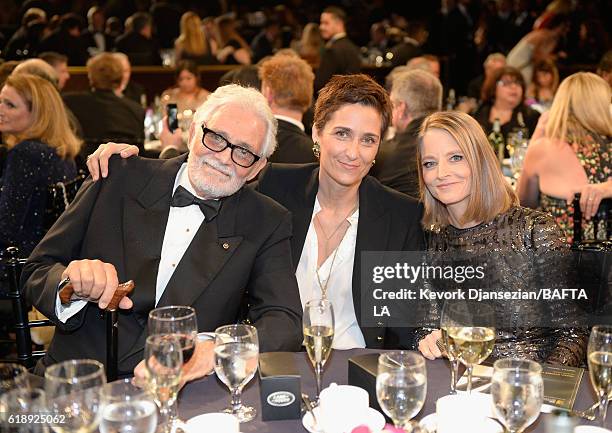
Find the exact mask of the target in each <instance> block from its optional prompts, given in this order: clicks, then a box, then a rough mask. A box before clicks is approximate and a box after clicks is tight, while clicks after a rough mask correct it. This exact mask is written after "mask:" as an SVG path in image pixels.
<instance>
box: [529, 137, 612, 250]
mask: <svg viewBox="0 0 612 433" xmlns="http://www.w3.org/2000/svg"><path fill="white" fill-rule="evenodd" d="M569 141H570V142H577V143H578V150H577V152H576V156H577V157H578V161H580V164H581V165H582V167H583V168H584V172H585V173H586V175H587V178H588V180H589V183H590V184H595V183H602V182H606V181H607V180H608V178H609V177H611V176H612V156H611V155H610V142H611V139H610V137H604V136H597V135H587V136H586V137H585V138H584V139H582V140H569ZM539 209H540V210H541V211H543V212H547V213H549V214H551V215H552V216H553V218H554V219H555V221H557V224H559V227H561V229H562V230H563V231H564V232H565V235H566V236H567V241H568V242H571V241H572V238H573V237H574V219H573V218H572V215H573V214H574V206H573V204H572V203H570V204H568V203H567V201H566V200H565V199H562V198H558V197H552V196H549V195H546V194H541V195H540V206H539ZM583 232H584V239H595V238H597V239H605V238H606V228H605V224H604V222H602V223H601V224H600V227H598V229H597V235H595V234H594V233H593V223H592V222H591V221H589V222H583Z"/></svg>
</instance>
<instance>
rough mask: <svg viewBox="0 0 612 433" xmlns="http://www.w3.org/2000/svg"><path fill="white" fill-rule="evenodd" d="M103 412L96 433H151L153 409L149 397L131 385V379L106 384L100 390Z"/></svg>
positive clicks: (154, 410)
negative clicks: (97, 432)
mask: <svg viewBox="0 0 612 433" xmlns="http://www.w3.org/2000/svg"><path fill="white" fill-rule="evenodd" d="M102 396H103V398H104V403H105V406H104V409H103V410H102V421H101V422H100V433H132V432H137V433H153V432H154V431H155V427H156V426H157V406H155V403H154V402H153V398H152V396H151V395H150V394H149V393H148V392H147V391H146V390H143V389H142V388H139V387H137V386H135V385H134V384H133V380H132V379H123V380H119V381H116V382H112V383H107V384H106V385H104V387H103V388H102Z"/></svg>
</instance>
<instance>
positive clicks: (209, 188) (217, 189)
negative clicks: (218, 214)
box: [187, 152, 246, 198]
mask: <svg viewBox="0 0 612 433" xmlns="http://www.w3.org/2000/svg"><path fill="white" fill-rule="evenodd" d="M187 163H188V165H187V170H188V173H189V180H190V182H191V184H192V186H193V188H194V189H195V190H196V192H197V193H198V195H200V196H202V197H205V198H223V197H228V196H230V195H232V194H234V193H235V192H236V191H238V190H239V189H240V188H242V186H243V185H244V183H245V182H246V179H244V178H242V177H240V176H238V174H237V173H236V168H235V167H234V166H233V164H232V165H226V164H223V163H222V162H219V161H218V160H217V159H216V158H215V157H213V156H200V157H198V156H196V155H195V154H194V153H193V152H190V153H189V157H188V159H187ZM211 167H212V168H211ZM215 169H216V170H218V171H220V172H221V173H218V172H216V171H215ZM222 173H224V174H225V175H227V176H225V175H224V174H222Z"/></svg>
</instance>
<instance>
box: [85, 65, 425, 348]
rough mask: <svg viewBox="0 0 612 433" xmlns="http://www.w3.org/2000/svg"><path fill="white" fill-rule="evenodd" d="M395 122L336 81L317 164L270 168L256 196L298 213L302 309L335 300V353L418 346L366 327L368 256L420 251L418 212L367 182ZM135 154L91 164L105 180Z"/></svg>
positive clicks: (352, 82) (322, 117) (377, 103)
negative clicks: (364, 256)
mask: <svg viewBox="0 0 612 433" xmlns="http://www.w3.org/2000/svg"><path fill="white" fill-rule="evenodd" d="M390 122H391V102H390V100H389V97H388V95H387V93H386V92H385V90H384V89H383V88H382V87H381V86H380V85H378V84H377V83H376V82H375V81H374V80H372V79H371V78H370V77H368V76H366V75H348V76H336V77H333V78H332V79H331V80H330V82H329V83H328V84H327V85H326V86H325V87H324V88H323V89H322V90H321V92H320V93H319V98H318V99H317V103H316V105H315V115H314V126H313V132H312V137H313V139H314V141H315V148H314V149H313V150H314V151H315V154H316V155H317V157H318V158H319V160H320V163H319V164H300V165H296V164H270V165H269V166H268V167H267V168H266V170H265V171H264V172H263V173H262V174H261V176H260V177H259V181H258V185H257V187H256V188H257V190H258V191H259V192H262V193H264V194H265V195H267V196H269V197H271V198H273V199H274V200H276V201H277V202H278V203H280V204H281V205H283V206H285V207H286V208H287V209H289V210H290V211H291V214H292V221H293V224H292V225H293V237H292V238H291V255H292V257H293V270H294V271H295V275H296V277H297V281H298V286H299V293H300V299H301V302H302V306H304V305H305V304H306V302H308V301H309V300H311V299H314V298H321V297H327V298H328V299H329V300H331V302H332V304H333V307H334V316H335V321H336V323H335V335H334V342H333V347H334V348H335V349H351V348H356V347H370V348H379V349H381V348H398V347H402V348H409V347H412V345H413V344H414V339H413V331H412V329H410V328H389V327H385V326H384V324H383V323H382V322H381V324H380V326H379V327H375V328H371V327H363V326H361V324H360V323H361V320H360V317H361V252H362V251H418V250H422V249H423V232H422V230H421V225H420V219H421V215H422V209H421V206H420V205H419V204H418V203H417V201H416V200H414V199H412V198H410V197H408V196H406V195H404V194H401V193H399V192H396V191H393V190H391V189H389V188H387V187H385V186H383V185H381V184H380V183H379V182H378V181H377V180H376V179H374V178H373V177H370V176H368V175H367V174H368V171H369V170H370V167H371V166H372V164H373V162H374V158H375V157H376V153H377V151H378V147H379V144H380V141H381V140H382V137H384V135H385V131H386V129H387V126H388V125H389V123H390ZM137 152H138V149H137V148H135V147H134V146H131V147H129V148H127V149H126V148H125V145H119V144H114V143H107V144H105V145H102V146H100V148H99V149H98V150H97V151H96V152H95V153H94V154H93V155H92V157H91V158H90V159H89V161H88V167H89V169H90V171H91V174H92V177H93V178H94V179H97V178H99V177H100V176H102V177H104V176H106V175H107V174H108V158H109V157H110V155H112V154H113V153H121V156H122V157H123V158H126V157H128V156H130V155H134V154H136V153H137ZM117 168H119V167H117ZM251 219H253V217H252V216H251ZM257 221H258V223H259V222H260V221H261V220H257Z"/></svg>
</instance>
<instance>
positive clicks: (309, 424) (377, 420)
mask: <svg viewBox="0 0 612 433" xmlns="http://www.w3.org/2000/svg"><path fill="white" fill-rule="evenodd" d="M313 412H314V415H315V418H316V417H317V416H318V415H319V408H318V407H315V408H314V409H313ZM302 425H303V426H304V428H305V429H306V430H308V431H309V432H310V433H322V430H317V429H316V428H315V426H314V422H313V419H312V415H311V414H310V412H306V413H305V414H304V417H303V418H302ZM359 425H366V426H368V428H369V429H370V430H371V431H373V432H379V431H381V430H382V429H383V428H385V417H384V416H383V415H382V414H381V413H380V412H379V411H377V410H376V409H372V408H371V407H369V408H367V410H365V411H364V413H363V418H362V419H361V420H360V421H359V424H358V425H356V426H355V427H358V426H359Z"/></svg>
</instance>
